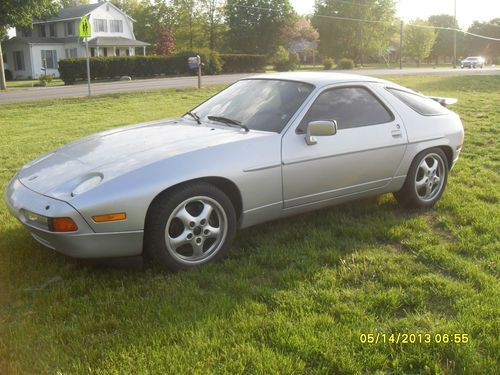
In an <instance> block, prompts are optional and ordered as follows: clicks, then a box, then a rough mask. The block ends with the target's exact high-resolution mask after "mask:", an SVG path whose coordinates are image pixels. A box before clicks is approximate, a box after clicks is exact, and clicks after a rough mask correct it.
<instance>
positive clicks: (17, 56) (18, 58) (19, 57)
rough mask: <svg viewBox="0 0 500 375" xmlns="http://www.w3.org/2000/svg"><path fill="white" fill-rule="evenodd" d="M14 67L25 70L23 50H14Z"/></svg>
mask: <svg viewBox="0 0 500 375" xmlns="http://www.w3.org/2000/svg"><path fill="white" fill-rule="evenodd" d="M14 69H15V70H24V53H23V51H14Z"/></svg>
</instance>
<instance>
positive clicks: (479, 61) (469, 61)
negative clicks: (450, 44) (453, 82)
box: [460, 56, 484, 69]
mask: <svg viewBox="0 0 500 375" xmlns="http://www.w3.org/2000/svg"><path fill="white" fill-rule="evenodd" d="M460 67H461V68H462V69H463V68H474V69H475V68H481V69H482V68H484V59H483V58H482V57H481V56H470V57H467V58H465V59H463V60H462V61H461V62H460Z"/></svg>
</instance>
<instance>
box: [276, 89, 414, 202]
mask: <svg viewBox="0 0 500 375" xmlns="http://www.w3.org/2000/svg"><path fill="white" fill-rule="evenodd" d="M319 120H335V121H336V122H337V133H336V134H335V135H331V136H322V137H317V143H316V144H313V145H308V144H307V143H306V142H305V132H306V130H307V124H308V123H309V122H311V121H319ZM406 144H407V136H406V132H405V131H404V128H403V124H402V122H401V120H400V118H399V117H398V115H397V114H396V113H394V112H393V111H391V110H390V109H389V108H388V106H387V104H385V103H384V102H383V101H382V100H381V99H380V98H379V97H378V96H377V95H376V94H375V93H374V91H373V90H372V89H371V88H369V86H368V85H367V84H363V85H359V84H356V85H344V86H334V87H330V88H327V89H325V90H323V91H322V92H320V93H319V94H318V95H317V97H316V99H315V100H314V101H313V103H312V104H311V106H310V107H309V109H308V110H307V112H305V115H304V116H302V118H301V117H300V116H299V118H298V119H297V121H296V123H294V124H293V125H292V126H291V127H290V128H289V129H288V131H287V132H286V133H285V135H284V136H283V139H282V176H283V177H282V178H283V199H284V207H285V208H291V207H296V206H301V205H307V204H311V203H315V202H319V201H328V200H334V199H336V198H339V197H343V196H347V195H356V194H360V193H363V192H366V191H369V190H376V189H380V188H383V187H384V186H386V185H387V184H388V183H389V182H390V181H391V179H392V177H393V176H394V174H395V172H396V170H397V167H398V166H399V164H400V162H401V160H402V158H403V155H404V152H405V149H406Z"/></svg>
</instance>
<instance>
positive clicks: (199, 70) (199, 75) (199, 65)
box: [196, 55, 201, 89]
mask: <svg viewBox="0 0 500 375" xmlns="http://www.w3.org/2000/svg"><path fill="white" fill-rule="evenodd" d="M196 59H197V61H198V88H199V89H201V57H200V55H196Z"/></svg>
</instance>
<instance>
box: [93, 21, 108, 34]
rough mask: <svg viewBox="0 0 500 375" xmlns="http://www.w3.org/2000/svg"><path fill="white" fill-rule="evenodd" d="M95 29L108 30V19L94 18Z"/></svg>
mask: <svg viewBox="0 0 500 375" xmlns="http://www.w3.org/2000/svg"><path fill="white" fill-rule="evenodd" d="M94 30H95V31H96V32H104V33H106V32H108V20H103V19H99V18H96V19H95V20H94Z"/></svg>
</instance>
